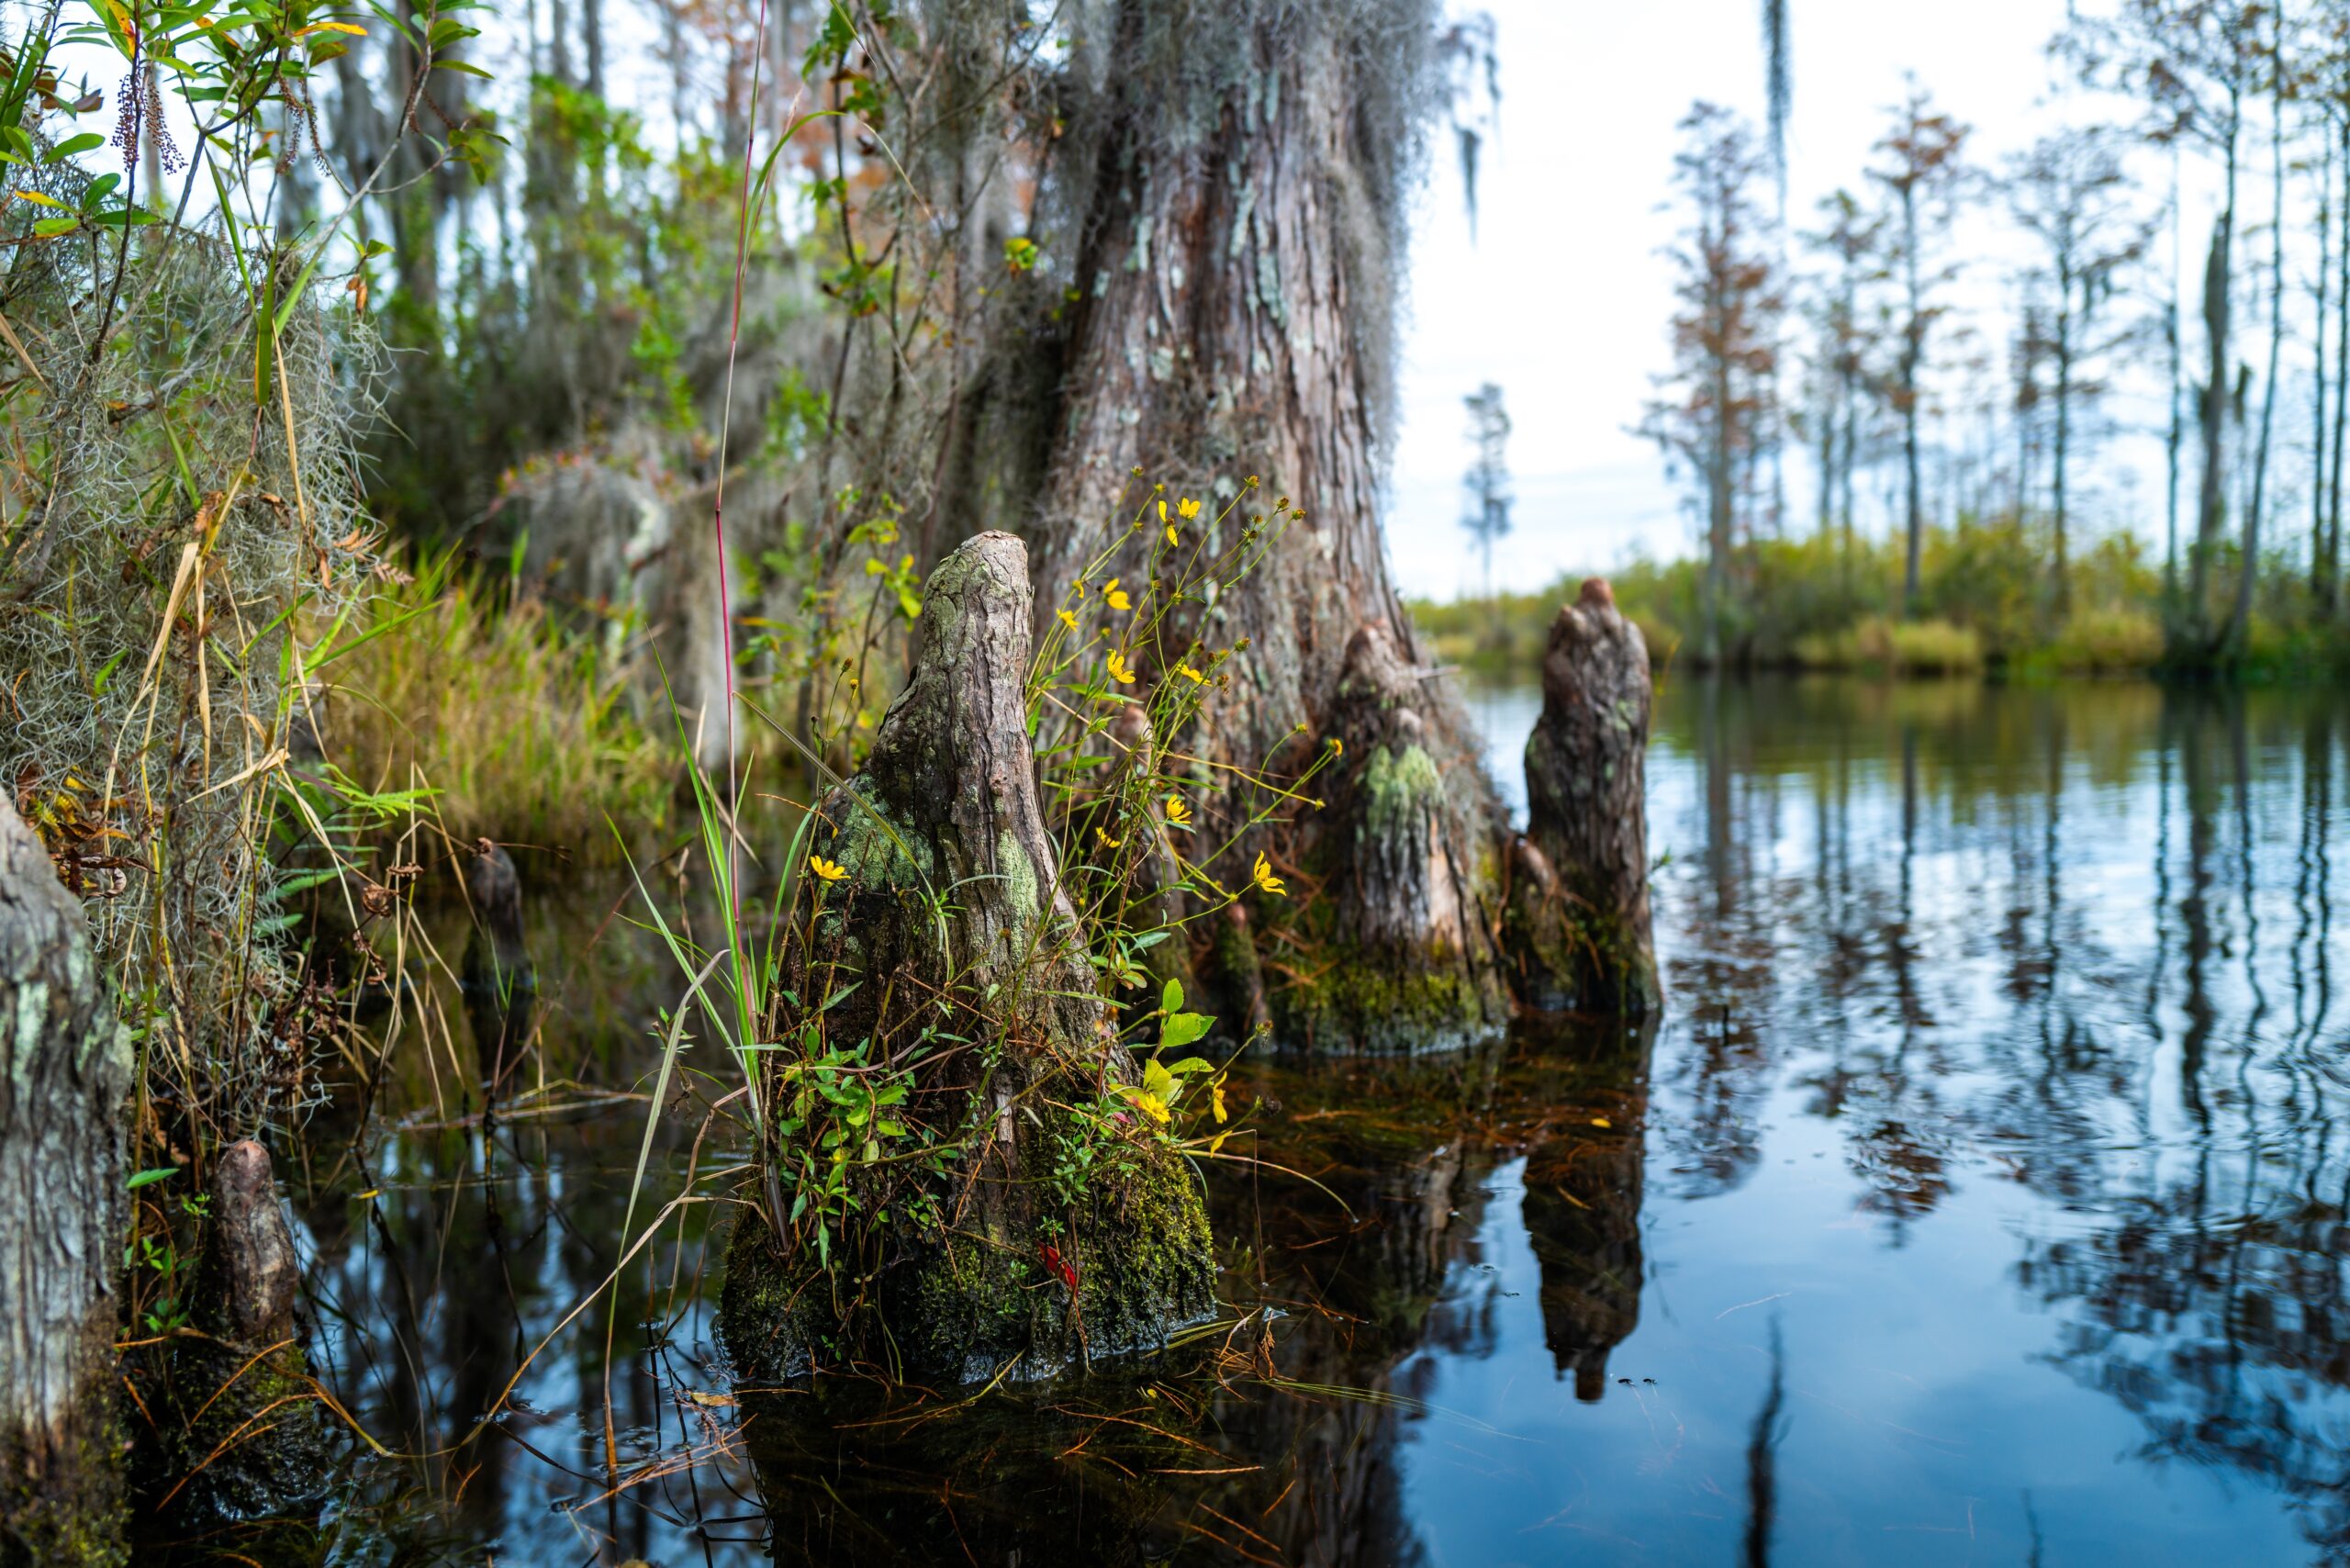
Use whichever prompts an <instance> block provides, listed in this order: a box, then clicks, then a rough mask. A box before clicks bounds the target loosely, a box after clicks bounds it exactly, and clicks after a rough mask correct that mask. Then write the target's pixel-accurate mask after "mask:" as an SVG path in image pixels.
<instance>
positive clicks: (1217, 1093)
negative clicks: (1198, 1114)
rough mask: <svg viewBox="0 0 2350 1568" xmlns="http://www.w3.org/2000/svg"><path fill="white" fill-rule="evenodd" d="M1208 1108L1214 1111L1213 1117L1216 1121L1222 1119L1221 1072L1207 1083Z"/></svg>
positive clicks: (1222, 1088) (1222, 1094) (1222, 1090)
mask: <svg viewBox="0 0 2350 1568" xmlns="http://www.w3.org/2000/svg"><path fill="white" fill-rule="evenodd" d="M1208 1109H1209V1110H1211V1111H1214V1113H1215V1119H1216V1120H1217V1121H1219V1122H1221V1121H1223V1120H1224V1078H1223V1075H1222V1074H1218V1075H1217V1076H1216V1078H1215V1079H1214V1081H1211V1082H1210V1083H1209V1084H1208Z"/></svg>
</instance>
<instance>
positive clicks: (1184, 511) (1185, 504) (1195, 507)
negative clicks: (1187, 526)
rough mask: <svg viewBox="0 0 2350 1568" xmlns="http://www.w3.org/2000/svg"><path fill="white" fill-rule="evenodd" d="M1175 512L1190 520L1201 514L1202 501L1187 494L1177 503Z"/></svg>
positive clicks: (1185, 519)
mask: <svg viewBox="0 0 2350 1568" xmlns="http://www.w3.org/2000/svg"><path fill="white" fill-rule="evenodd" d="M1175 514H1176V515H1177V516H1178V517H1181V518H1182V519H1183V520H1184V521H1187V522H1188V521H1191V520H1192V518H1195V517H1197V516H1199V515H1200V503H1199V502H1197V501H1195V500H1193V499H1192V498H1191V497H1189V496H1185V497H1184V498H1182V499H1181V500H1180V501H1178V502H1176V503H1175Z"/></svg>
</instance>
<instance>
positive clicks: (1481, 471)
mask: <svg viewBox="0 0 2350 1568" xmlns="http://www.w3.org/2000/svg"><path fill="white" fill-rule="evenodd" d="M1460 401H1461V403H1462V404H1463V405H1464V406H1465V407H1466V408H1467V409H1468V410H1469V444H1470V445H1471V446H1472V447H1473V448H1474V449H1475V451H1476V454H1477V455H1476V458H1475V459H1474V460H1473V461H1472V463H1471V464H1470V465H1469V471H1468V472H1467V473H1465V474H1463V475H1462V476H1460V489H1461V513H1460V527H1461V529H1462V531H1463V532H1466V533H1467V534H1468V535H1469V538H1470V541H1471V542H1472V543H1474V544H1475V545H1476V547H1477V551H1478V554H1480V555H1482V556H1483V558H1484V567H1485V599H1486V600H1487V601H1488V602H1489V603H1491V604H1492V605H1493V606H1494V631H1495V632H1496V633H1499V631H1500V628H1501V607H1500V601H1499V600H1497V599H1494V545H1495V544H1496V543H1500V542H1501V540H1502V539H1503V538H1505V536H1506V535H1507V534H1508V532H1509V530H1510V521H1509V509H1510V506H1511V504H1512V503H1513V502H1514V501H1515V500H1516V497H1515V496H1513V495H1512V494H1511V493H1510V484H1509V431H1510V423H1509V411H1508V410H1507V409H1505V408H1503V407H1502V389H1501V388H1500V387H1499V386H1495V385H1494V383H1493V382H1490V381H1488V382H1486V383H1485V384H1484V386H1481V387H1479V388H1478V389H1477V390H1476V391H1474V392H1472V393H1471V394H1469V396H1467V397H1466V398H1461V399H1460Z"/></svg>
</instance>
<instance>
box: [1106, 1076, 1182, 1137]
mask: <svg viewBox="0 0 2350 1568" xmlns="http://www.w3.org/2000/svg"><path fill="white" fill-rule="evenodd" d="M1118 1092H1119V1093H1120V1094H1122V1095H1124V1096H1125V1100H1126V1103H1128V1104H1130V1105H1132V1106H1133V1107H1134V1108H1135V1109H1136V1110H1137V1111H1140V1112H1141V1113H1142V1114H1144V1115H1146V1116H1148V1117H1149V1118H1150V1119H1151V1120H1152V1121H1154V1122H1157V1123H1158V1125H1159V1126H1166V1125H1167V1123H1168V1120H1169V1115H1170V1114H1171V1112H1172V1109H1173V1107H1172V1102H1173V1100H1174V1098H1175V1094H1176V1088H1175V1075H1174V1074H1173V1073H1170V1072H1169V1071H1168V1070H1166V1069H1165V1068H1163V1067H1161V1066H1159V1065H1158V1063H1157V1062H1155V1061H1153V1062H1146V1063H1144V1064H1143V1070H1142V1085H1141V1087H1140V1088H1136V1087H1135V1086H1134V1085H1132V1084H1122V1085H1120V1086H1119V1089H1118Z"/></svg>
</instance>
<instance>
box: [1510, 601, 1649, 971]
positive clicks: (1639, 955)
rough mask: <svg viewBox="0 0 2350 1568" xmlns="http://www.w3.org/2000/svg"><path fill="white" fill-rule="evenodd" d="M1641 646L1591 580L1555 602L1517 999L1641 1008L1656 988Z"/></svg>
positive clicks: (1521, 867) (1523, 862) (1516, 880)
mask: <svg viewBox="0 0 2350 1568" xmlns="http://www.w3.org/2000/svg"><path fill="white" fill-rule="evenodd" d="M1649 706H1650V684H1649V655H1648V644H1647V643H1646V642H1645V641H1644V640H1643V639H1642V638H1641V636H1640V629H1639V627H1638V626H1635V625H1633V624H1632V622H1629V621H1628V620H1626V619H1625V617H1624V615H1623V612H1622V611H1620V610H1617V608H1616V595H1615V593H1614V591H1613V590H1612V589H1610V588H1608V586H1607V580H1606V578H1604V577H1587V578H1585V579H1584V581H1583V591H1582V592H1581V593H1580V594H1579V595H1577V596H1576V599H1575V602H1574V603H1572V604H1570V605H1566V606H1564V607H1562V608H1561V610H1560V611H1559V618H1558V620H1556V621H1555V622H1552V623H1551V626H1550V646H1549V648H1548V649H1546V650H1545V651H1544V653H1543V655H1542V718H1541V721H1540V722H1539V723H1537V724H1536V725H1535V727H1534V734H1533V737H1532V738H1531V739H1529V740H1528V741H1527V743H1526V795H1527V832H1526V836H1525V838H1523V839H1521V840H1519V841H1518V842H1517V843H1516V845H1514V846H1512V849H1511V856H1510V861H1511V873H1512V875H1511V888H1510V894H1509V902H1508V910H1507V913H1506V915H1505V927H1506V933H1507V935H1508V939H1509V946H1510V950H1511V958H1512V960H1513V965H1512V967H1513V969H1515V971H1516V979H1517V982H1518V992H1519V995H1520V996H1521V997H1522V998H1523V999H1524V1000H1525V1001H1526V1002H1527V1004H1528V1005H1530V1006H1534V1007H1539V1008H1544V1009H1553V1010H1555V1009H1561V1008H1570V1007H1572V1008H1579V1009H1583V1010H1587V1011H1592V1012H1619V1013H1627V1014H1642V1013H1648V1012H1651V1011H1654V1010H1655V1009H1656V1008H1658V1007H1660V1006H1662V1003H1663V1000H1664V996H1663V991H1662V988H1661V987H1660V986H1659V984H1658V980H1657V969H1656V946H1655V942H1654V940H1653V938H1652V936H1651V932H1650V923H1649V850H1648V814H1647V807H1646V798H1645V794H1646V783H1647V759H1648V745H1649Z"/></svg>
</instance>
